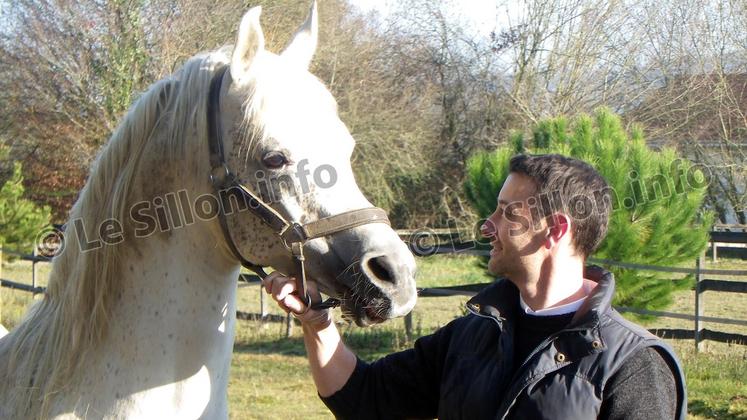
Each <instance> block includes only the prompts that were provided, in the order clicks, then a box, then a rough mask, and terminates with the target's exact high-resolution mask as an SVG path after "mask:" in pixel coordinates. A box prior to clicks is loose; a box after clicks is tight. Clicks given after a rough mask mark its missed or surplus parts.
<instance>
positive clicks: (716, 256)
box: [711, 241, 718, 262]
mask: <svg viewBox="0 0 747 420" xmlns="http://www.w3.org/2000/svg"><path fill="white" fill-rule="evenodd" d="M711 257H712V259H713V262H716V259H717V258H718V253H717V252H716V241H712V242H711Z"/></svg>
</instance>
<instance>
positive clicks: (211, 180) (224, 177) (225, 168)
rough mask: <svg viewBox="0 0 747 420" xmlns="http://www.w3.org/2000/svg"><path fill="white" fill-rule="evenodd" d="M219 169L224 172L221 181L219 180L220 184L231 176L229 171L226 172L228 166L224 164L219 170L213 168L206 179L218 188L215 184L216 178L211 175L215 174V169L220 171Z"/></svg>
mask: <svg viewBox="0 0 747 420" xmlns="http://www.w3.org/2000/svg"><path fill="white" fill-rule="evenodd" d="M221 168H222V169H223V170H224V171H225V174H224V175H223V179H222V180H221V182H223V181H224V180H225V179H226V178H228V177H229V176H230V175H231V171H229V170H228V165H227V164H225V163H224V164H223V165H222V166H220V167H219V168H213V170H212V171H211V172H210V175H209V176H208V178H209V179H210V183H211V184H212V185H213V186H214V187H216V186H218V184H216V181H217V178H216V177H215V176H214V175H213V173H214V172H215V170H216V169H221Z"/></svg>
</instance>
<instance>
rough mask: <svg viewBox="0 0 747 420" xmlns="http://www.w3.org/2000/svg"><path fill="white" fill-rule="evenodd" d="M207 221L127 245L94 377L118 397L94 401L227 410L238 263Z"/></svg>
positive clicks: (216, 413) (185, 410)
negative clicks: (229, 256)
mask: <svg viewBox="0 0 747 420" xmlns="http://www.w3.org/2000/svg"><path fill="white" fill-rule="evenodd" d="M206 224H207V223H203V224H202V225H206ZM202 225H201V224H197V225H194V226H188V227H185V228H182V229H176V230H173V231H171V232H165V233H159V234H156V235H154V236H151V237H148V238H142V239H134V241H137V243H135V244H134V246H131V247H129V248H126V249H124V250H123V258H122V260H121V266H120V270H121V272H122V279H121V280H122V283H121V285H122V287H121V289H120V290H121V294H118V297H117V300H116V304H115V307H114V310H113V311H112V320H111V329H110V331H109V333H108V334H107V338H106V340H105V342H104V343H103V346H104V348H103V349H102V351H101V352H100V353H99V355H100V360H99V361H98V362H99V368H100V372H99V375H100V376H99V377H98V378H96V377H91V378H89V381H90V384H91V385H92V386H93V388H95V389H96V390H97V392H96V394H97V395H109V396H110V398H113V399H114V400H113V401H109V402H104V404H98V403H96V404H93V405H94V406H98V407H99V408H100V409H104V410H106V409H107V408H110V407H109V404H118V405H122V404H121V400H120V398H129V403H130V404H125V405H124V406H130V407H137V411H138V412H141V413H143V414H145V413H147V414H148V415H149V416H151V415H152V414H154V413H158V412H162V413H163V414H164V415H166V414H167V413H171V414H169V415H168V416H167V417H171V416H172V415H173V414H174V413H179V416H178V417H183V418H186V417H190V418H192V417H199V416H203V415H205V414H211V415H209V416H208V417H211V418H212V417H224V413H225V410H226V401H225V398H226V388H227V382H228V369H229V365H230V360H231V354H232V347H233V331H234V323H235V310H236V303H235V296H236V281H237V276H238V265H237V264H236V263H235V262H234V263H232V262H231V261H230V260H227V259H226V258H225V257H223V253H221V252H219V249H221V244H218V243H215V241H217V240H218V239H217V238H215V237H214V236H213V235H210V234H209V233H208V232H206V231H207V230H209V229H207V228H206V227H205V226H202ZM101 380H103V381H104V384H102V383H101V382H100V381H101ZM106 387H108V388H110V389H109V390H108V391H109V392H106V391H101V390H102V388H106ZM126 396H129V397H126ZM97 398H98V397H97ZM117 400H119V401H117ZM102 402H103V401H102ZM121 414H127V415H128V416H129V415H130V414H137V413H133V412H128V413H121ZM151 417H152V416H151ZM154 418H155V417H154Z"/></svg>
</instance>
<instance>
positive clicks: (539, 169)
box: [509, 155, 610, 258]
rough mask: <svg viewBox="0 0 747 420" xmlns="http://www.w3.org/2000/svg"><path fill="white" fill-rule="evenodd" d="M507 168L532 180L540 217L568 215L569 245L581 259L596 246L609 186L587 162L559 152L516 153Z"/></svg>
mask: <svg viewBox="0 0 747 420" xmlns="http://www.w3.org/2000/svg"><path fill="white" fill-rule="evenodd" d="M509 170H510V171H511V172H516V173H520V174H523V175H526V176H528V177H529V178H531V179H532V180H533V181H534V184H535V187H536V191H535V194H536V196H535V198H536V199H537V200H538V202H539V203H540V212H541V216H543V217H546V216H550V215H551V214H552V213H553V212H554V211H560V212H562V213H563V214H566V215H568V216H570V217H571V218H572V223H571V232H572V233H573V245H574V247H575V248H576V251H578V252H579V253H581V254H582V256H583V257H584V258H586V257H588V256H589V255H591V254H592V253H593V252H594V251H595V250H596V249H597V248H598V247H599V245H600V244H601V243H602V240H604V237H605V236H606V235H607V224H608V222H609V215H610V201H609V197H607V199H605V197H604V196H605V195H606V194H608V192H609V185H608V184H607V181H605V180H604V178H603V177H602V175H600V174H599V172H597V171H596V170H595V169H594V168H593V167H592V166H591V165H589V164H588V163H586V162H584V161H582V160H578V159H574V158H571V157H567V156H562V155H516V156H514V157H512V158H511V162H510V164H509ZM558 199H559V200H558ZM558 201H560V202H559V203H558Z"/></svg>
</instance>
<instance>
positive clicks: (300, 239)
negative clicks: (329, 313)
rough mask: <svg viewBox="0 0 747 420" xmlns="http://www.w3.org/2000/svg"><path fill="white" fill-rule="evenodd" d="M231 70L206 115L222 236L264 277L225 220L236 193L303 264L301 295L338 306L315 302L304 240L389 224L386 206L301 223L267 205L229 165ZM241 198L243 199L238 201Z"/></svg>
mask: <svg viewBox="0 0 747 420" xmlns="http://www.w3.org/2000/svg"><path fill="white" fill-rule="evenodd" d="M227 71H228V66H223V67H222V68H220V69H218V70H217V71H216V72H215V75H214V76H213V78H212V80H211V81H210V92H209V94H208V104H207V114H208V115H207V118H208V146H209V150H210V166H211V171H210V182H211V184H212V185H213V189H214V190H215V192H216V193H217V194H218V197H219V201H220V203H221V205H220V206H219V207H220V209H219V211H218V220H219V221H220V226H221V230H222V231H223V236H224V237H225V238H226V243H228V247H229V249H230V250H231V253H232V254H233V255H234V256H235V257H236V259H238V260H239V262H240V263H241V265H242V266H244V267H246V268H248V269H249V270H252V271H254V272H255V273H257V275H259V276H260V277H261V278H263V279H264V278H265V277H266V276H267V273H266V272H265V271H264V269H263V267H262V266H261V265H259V264H255V263H253V262H251V261H249V260H248V259H246V258H244V256H243V255H242V254H241V251H239V249H238V247H237V246H236V243H235V242H234V241H233V237H232V236H231V232H230V230H229V229H228V223H227V221H226V208H230V206H231V202H230V197H231V196H232V195H233V196H234V197H235V198H236V199H237V200H243V202H244V203H245V204H246V206H247V208H248V209H249V211H250V212H251V213H252V214H253V215H254V216H256V217H257V218H259V220H261V221H262V222H263V223H265V224H266V225H267V226H269V227H270V228H272V230H273V231H275V233H276V234H277V235H278V236H279V237H280V239H281V241H282V242H283V244H284V245H285V247H286V248H287V249H288V251H289V252H290V253H291V255H292V257H293V259H294V260H295V261H296V262H297V263H298V264H299V265H300V268H301V276H300V277H301V278H300V279H299V283H298V285H297V286H298V295H299V296H301V297H302V299H303V300H304V301H305V303H306V308H307V310H308V309H309V308H311V309H315V310H320V309H327V308H332V307H335V306H338V305H339V304H340V301H339V300H338V299H334V298H330V299H327V300H326V301H324V302H318V303H313V304H312V302H311V298H310V296H309V294H308V291H307V287H306V267H305V263H304V262H305V257H304V253H303V247H304V244H305V243H306V242H307V241H309V240H311V239H315V238H322V237H325V236H329V235H332V234H335V233H338V232H342V231H345V230H348V229H352V228H355V227H358V226H362V225H366V224H369V223H386V224H389V218H388V217H387V214H386V212H385V211H384V210H382V209H380V208H378V207H371V208H364V209H357V210H351V211H347V212H344V213H340V214H336V215H333V216H329V217H325V218H322V219H319V220H315V221H313V222H309V223H307V224H305V225H302V224H300V223H297V222H289V221H288V220H286V219H285V218H284V217H283V216H282V215H281V214H280V213H278V212H277V211H276V210H275V209H273V208H272V207H270V206H269V205H267V204H266V203H265V202H264V201H262V199H261V198H259V197H258V196H257V195H256V194H254V193H253V192H252V191H250V190H249V189H248V188H247V187H246V186H245V185H244V184H242V183H241V182H240V180H239V179H238V177H237V176H236V175H234V173H233V172H231V170H230V169H229V167H228V164H227V163H226V159H225V153H224V151H223V139H222V132H223V131H222V127H221V120H220V91H221V86H222V84H223V78H224V77H225V74H226V72H227ZM237 202H241V201H237Z"/></svg>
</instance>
